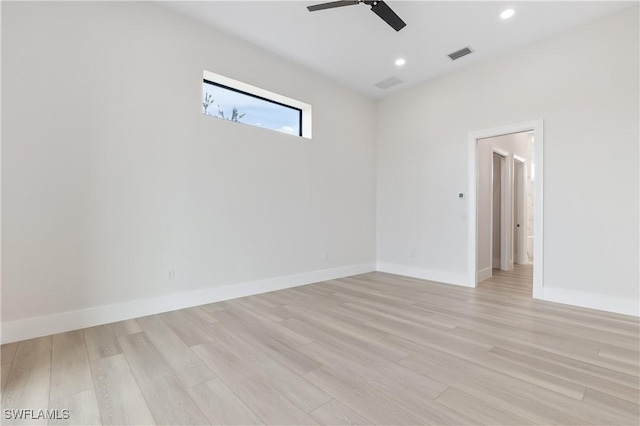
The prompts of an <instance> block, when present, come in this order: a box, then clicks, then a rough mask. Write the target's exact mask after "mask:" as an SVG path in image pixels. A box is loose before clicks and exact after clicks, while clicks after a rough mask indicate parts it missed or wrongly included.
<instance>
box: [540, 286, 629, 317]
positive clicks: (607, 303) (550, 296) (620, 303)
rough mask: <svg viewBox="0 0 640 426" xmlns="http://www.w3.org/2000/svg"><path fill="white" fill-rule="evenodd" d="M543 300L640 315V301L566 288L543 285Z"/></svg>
mask: <svg viewBox="0 0 640 426" xmlns="http://www.w3.org/2000/svg"><path fill="white" fill-rule="evenodd" d="M541 299H542V300H546V301H548V302H556V303H563V304H565V305H573V306H580V307H583V308H591V309H597V310H600V311H607V312H614V313H618V314H624V315H633V316H636V317H638V316H640V301H638V300H633V299H622V298H618V297H611V296H607V295H604V294H596V293H586V292H582V291H576V290H568V289H564V288H553V287H543V288H542V297H541Z"/></svg>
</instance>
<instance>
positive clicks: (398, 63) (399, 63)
mask: <svg viewBox="0 0 640 426" xmlns="http://www.w3.org/2000/svg"><path fill="white" fill-rule="evenodd" d="M406 63H407V61H405V60H404V59H402V58H400V59H396V65H397V66H399V67H401V66H403V65H404V64H406Z"/></svg>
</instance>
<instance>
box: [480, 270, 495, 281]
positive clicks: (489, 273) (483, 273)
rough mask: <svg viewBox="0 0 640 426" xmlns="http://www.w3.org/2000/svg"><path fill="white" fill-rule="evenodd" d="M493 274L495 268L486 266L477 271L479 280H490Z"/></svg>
mask: <svg viewBox="0 0 640 426" xmlns="http://www.w3.org/2000/svg"><path fill="white" fill-rule="evenodd" d="M492 276H493V270H492V269H491V268H484V269H483V270H481V271H478V273H477V282H482V281H484V280H488V279H489V278H491V277H492Z"/></svg>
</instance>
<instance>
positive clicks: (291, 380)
mask: <svg viewBox="0 0 640 426" xmlns="http://www.w3.org/2000/svg"><path fill="white" fill-rule="evenodd" d="M210 330H211V331H212V333H214V335H215V340H214V342H216V344H218V345H221V346H223V347H224V348H225V349H227V350H228V351H229V352H230V353H232V354H233V355H234V356H235V357H237V358H238V359H239V360H241V361H242V362H243V363H244V365H246V366H247V367H248V368H250V369H251V370H253V372H254V373H255V374H257V375H258V376H259V377H260V378H262V380H264V381H265V382H266V383H268V384H269V385H270V386H271V387H273V388H274V389H276V390H277V391H278V392H280V393H281V394H282V395H283V396H284V397H285V398H287V399H288V400H289V401H291V402H293V403H294V404H295V405H296V406H298V408H300V409H301V410H302V411H304V412H305V413H310V412H311V411H313V410H315V409H316V408H318V407H319V406H321V405H322V404H325V403H326V402H328V401H330V400H331V396H329V395H328V394H327V393H325V392H324V391H322V390H321V389H319V388H318V387H317V386H315V385H313V384H312V383H310V382H309V381H308V380H306V379H305V378H304V377H302V376H301V375H299V374H298V373H296V372H295V371H293V370H292V369H290V368H288V367H287V366H286V365H285V364H282V363H280V362H278V360H276V359H275V358H274V357H272V356H270V354H269V353H267V352H265V351H263V350H261V349H260V348H261V345H260V344H259V342H258V341H257V339H255V338H252V336H251V335H250V334H249V333H241V334H238V333H234V332H231V331H230V330H228V329H227V327H226V326H225V325H221V324H214V325H212V326H211V327H210ZM279 359H280V360H281V361H282V358H279Z"/></svg>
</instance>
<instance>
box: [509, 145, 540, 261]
mask: <svg viewBox="0 0 640 426" xmlns="http://www.w3.org/2000/svg"><path fill="white" fill-rule="evenodd" d="M516 163H517V164H519V165H520V169H518V168H517V167H516ZM517 170H519V172H518V171H517ZM516 175H517V177H518V183H519V185H516V184H515V182H516V180H515V179H516ZM526 178H527V160H526V159H524V158H522V157H519V156H517V155H514V156H513V179H514V180H513V182H514V185H513V207H514V214H513V218H514V227H512V229H513V232H514V239H513V241H514V245H513V252H514V255H513V256H514V257H513V260H514V262H515V263H518V264H520V265H524V264H526V263H527V262H528V260H529V259H528V258H527V250H526V247H527V235H526V233H525V230H526V224H527V182H526ZM515 224H520V227H515ZM534 241H535V240H534Z"/></svg>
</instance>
